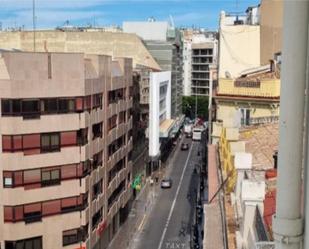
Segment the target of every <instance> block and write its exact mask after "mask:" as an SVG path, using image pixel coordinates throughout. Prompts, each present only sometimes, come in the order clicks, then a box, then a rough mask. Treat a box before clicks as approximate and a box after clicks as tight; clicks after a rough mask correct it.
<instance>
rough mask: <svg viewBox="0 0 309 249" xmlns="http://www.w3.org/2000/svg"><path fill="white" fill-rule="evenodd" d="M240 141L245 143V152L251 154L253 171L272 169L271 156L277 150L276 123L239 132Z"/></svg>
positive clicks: (277, 133) (277, 129)
mask: <svg viewBox="0 0 309 249" xmlns="http://www.w3.org/2000/svg"><path fill="white" fill-rule="evenodd" d="M240 140H242V141H245V142H246V152H248V153H252V156H253V162H252V167H253V169H257V170H266V169H271V168H273V167H274V160H273V154H274V152H275V151H276V150H278V144H279V127H278V123H271V124H264V125H259V126H253V127H249V128H246V129H243V130H241V131H240Z"/></svg>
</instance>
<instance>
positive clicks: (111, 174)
mask: <svg viewBox="0 0 309 249" xmlns="http://www.w3.org/2000/svg"><path fill="white" fill-rule="evenodd" d="M124 167H125V158H123V159H121V160H119V162H117V163H116V165H115V166H114V167H113V168H112V169H111V170H110V171H109V172H108V183H110V182H111V181H112V180H113V179H114V178H115V176H116V175H117V174H118V173H119V172H120V171H121V170H122V169H123V168H124Z"/></svg>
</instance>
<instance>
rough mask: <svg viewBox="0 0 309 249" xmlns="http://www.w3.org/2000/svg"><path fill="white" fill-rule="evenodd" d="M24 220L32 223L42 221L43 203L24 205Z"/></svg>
mask: <svg viewBox="0 0 309 249" xmlns="http://www.w3.org/2000/svg"><path fill="white" fill-rule="evenodd" d="M24 220H25V222H26V223H32V222H37V221H41V220H42V203H40V202H39V203H31V204H26V205H24Z"/></svg>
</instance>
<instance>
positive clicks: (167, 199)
mask: <svg viewBox="0 0 309 249" xmlns="http://www.w3.org/2000/svg"><path fill="white" fill-rule="evenodd" d="M183 142H187V143H189V144H190V148H189V150H186V151H181V150H180V146H178V148H177V150H176V152H175V154H174V156H173V158H172V159H171V161H170V165H169V166H168V169H167V172H166V175H169V176H170V177H171V179H172V181H173V185H172V188H171V189H163V190H161V189H158V188H156V189H157V190H156V191H157V192H158V193H155V194H156V195H157V198H155V203H154V204H153V207H152V210H151V212H150V213H149V215H148V216H147V217H145V220H144V221H143V223H142V224H141V227H140V231H138V232H137V235H136V238H135V239H134V242H133V243H132V244H131V248H134V249H142V248H147V249H169V248H190V231H191V225H192V220H193V216H194V209H195V203H196V202H195V198H196V189H197V184H198V176H197V174H196V173H194V167H195V165H196V164H197V163H198V157H197V152H198V148H199V142H191V139H186V138H185V139H184V140H183Z"/></svg>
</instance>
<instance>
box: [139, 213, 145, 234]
mask: <svg viewBox="0 0 309 249" xmlns="http://www.w3.org/2000/svg"><path fill="white" fill-rule="evenodd" d="M145 218H146V214H144V217H143V219H142V221H141V224H140V225H139V226H138V231H140V230H141V229H142V227H143V225H144V222H145Z"/></svg>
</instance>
